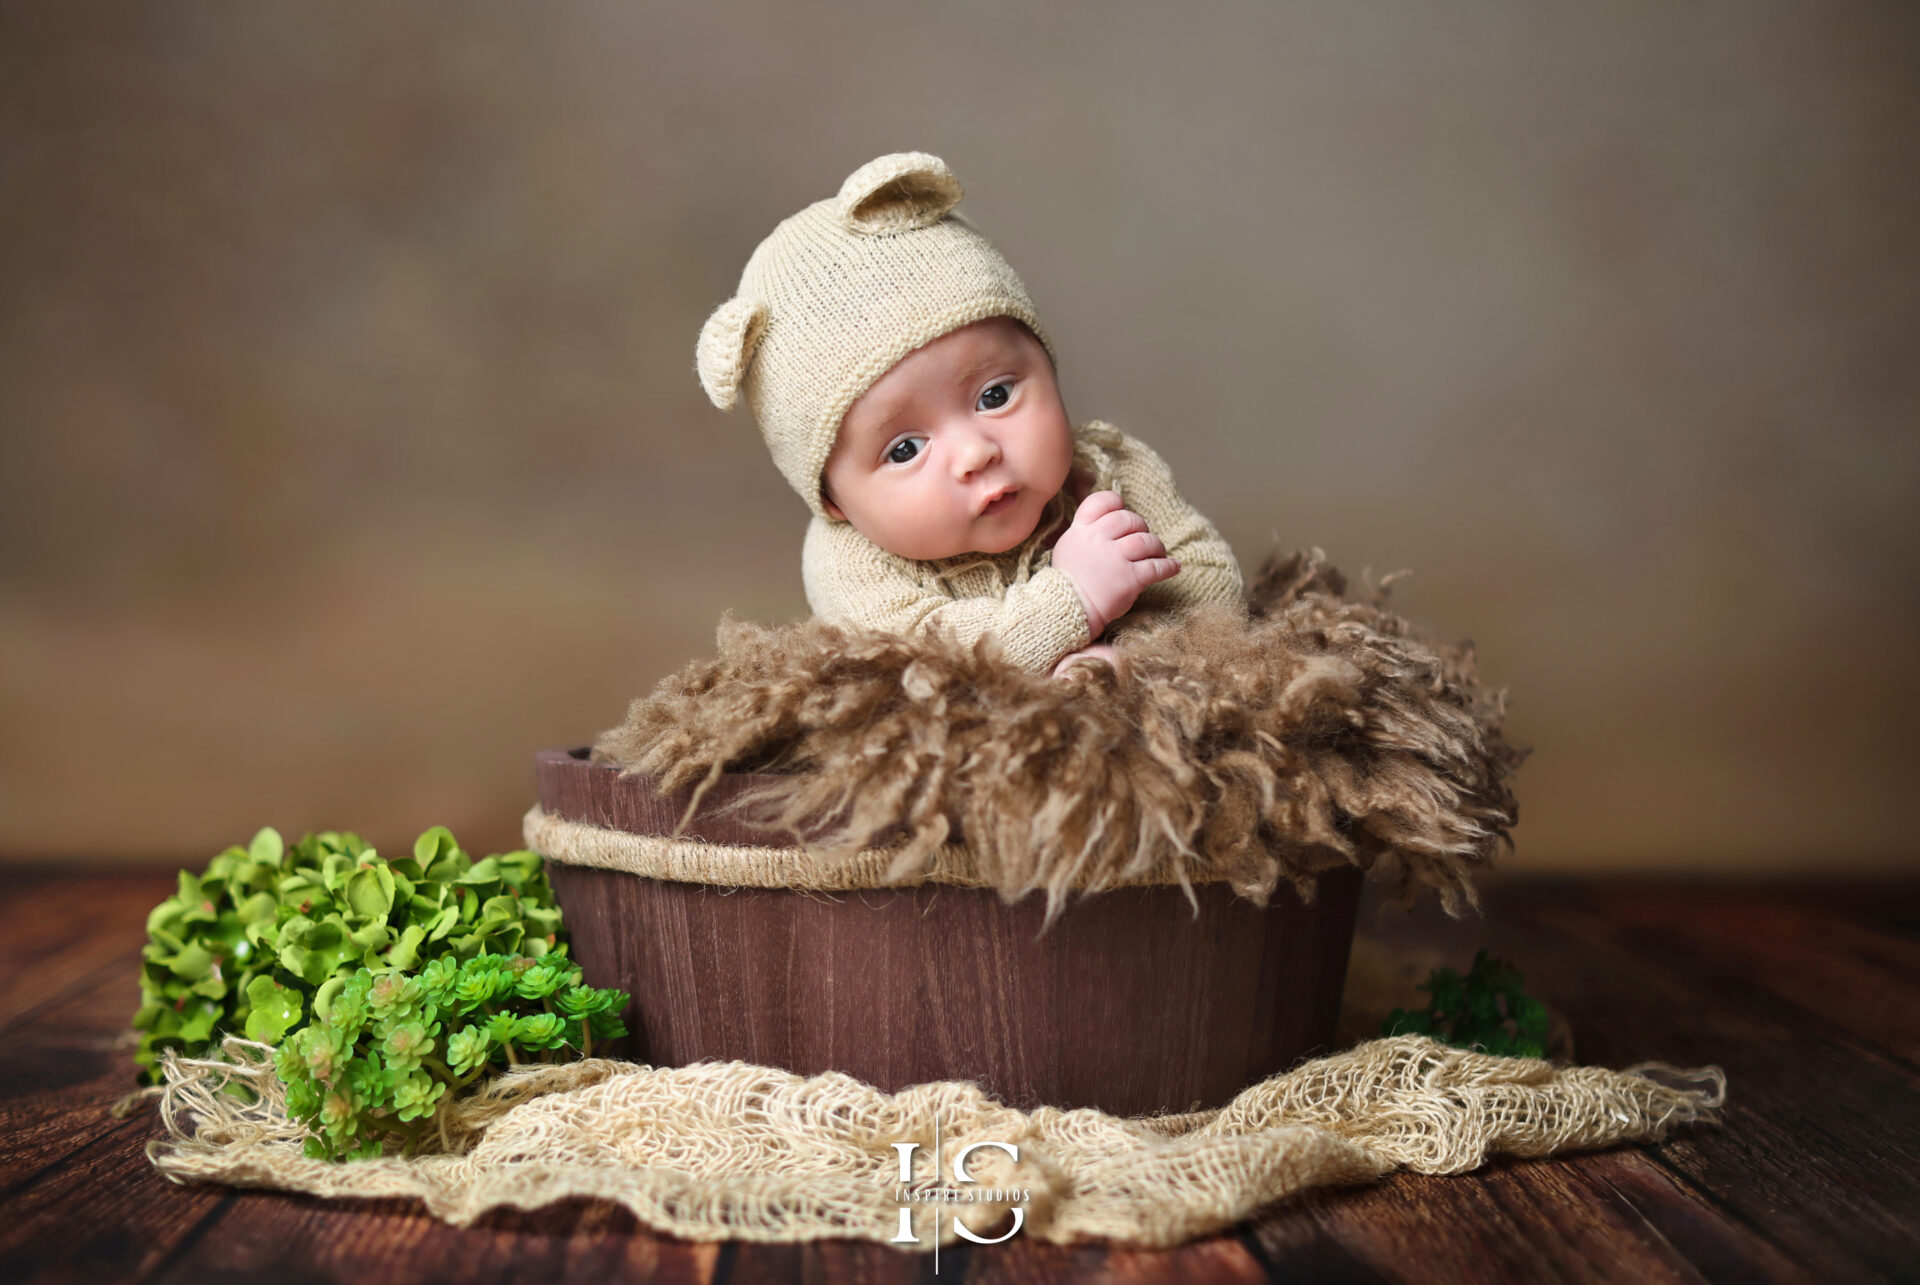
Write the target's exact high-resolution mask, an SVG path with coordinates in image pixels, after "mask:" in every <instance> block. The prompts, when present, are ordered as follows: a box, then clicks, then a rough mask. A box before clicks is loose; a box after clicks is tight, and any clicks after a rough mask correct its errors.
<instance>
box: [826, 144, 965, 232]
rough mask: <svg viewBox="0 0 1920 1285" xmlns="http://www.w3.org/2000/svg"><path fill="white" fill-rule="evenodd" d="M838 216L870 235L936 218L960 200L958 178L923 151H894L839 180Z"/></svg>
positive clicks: (926, 223)
mask: <svg viewBox="0 0 1920 1285" xmlns="http://www.w3.org/2000/svg"><path fill="white" fill-rule="evenodd" d="M837 199H838V200H839V202H840V219H841V222H842V223H844V224H845V225H846V227H847V230H848V231H851V232H860V233H865V234H867V235H869V236H885V235H886V234H888V233H890V232H907V231H911V230H912V229H914V228H924V227H928V226H930V225H931V224H934V223H938V222H939V221H940V220H941V219H942V218H944V217H945V216H946V213H947V211H948V210H951V209H952V208H953V207H954V206H956V205H958V204H960V180H959V179H957V178H955V177H954V176H953V171H952V170H950V169H948V168H947V163H946V162H945V161H943V160H941V159H940V158H939V157H938V156H929V155H927V154H926V153H925V152H895V153H894V154H893V155H891V156H882V157H879V158H878V159H876V160H871V161H868V162H867V163H866V164H865V165H862V166H861V167H860V168H859V169H857V170H855V171H854V172H853V173H851V174H849V175H848V176H847V181H846V182H845V183H842V184H841V185H840V195H839V197H838V198H837Z"/></svg>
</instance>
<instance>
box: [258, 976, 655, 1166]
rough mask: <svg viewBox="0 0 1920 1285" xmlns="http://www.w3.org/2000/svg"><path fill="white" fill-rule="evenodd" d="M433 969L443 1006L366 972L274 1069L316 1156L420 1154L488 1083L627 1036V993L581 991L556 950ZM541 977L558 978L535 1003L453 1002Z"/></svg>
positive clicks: (410, 985)
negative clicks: (501, 1073)
mask: <svg viewBox="0 0 1920 1285" xmlns="http://www.w3.org/2000/svg"><path fill="white" fill-rule="evenodd" d="M448 958H450V957H449V956H445V955H443V956H441V957H440V959H441V960H445V959H448ZM428 967H429V968H430V969H431V970H432V971H433V972H434V973H435V974H436V975H437V976H436V979H435V980H436V981H438V982H439V983H440V986H439V989H438V992H437V993H438V994H441V995H444V996H446V997H447V998H446V1000H445V1001H444V1002H441V1001H437V1000H436V998H435V994H436V991H435V988H434V987H431V986H429V985H428V983H427V980H426V979H425V978H424V977H421V976H409V975H407V974H405V973H399V972H393V971H388V972H381V973H376V972H374V971H373V970H371V969H368V968H362V969H360V970H358V971H357V972H355V973H354V974H353V976H351V977H348V978H344V979H341V981H340V985H339V986H338V988H337V989H335V990H334V991H333V992H332V993H331V994H330V995H329V996H327V998H326V1000H325V1002H323V1003H320V1004H316V1006H315V1011H314V1014H313V1017H312V1020H311V1021H310V1022H309V1024H308V1025H306V1026H303V1027H301V1028H300V1029H299V1030H298V1031H296V1032H294V1033H293V1034H292V1035H291V1036H289V1037H288V1038H287V1039H286V1041H285V1042H284V1043H282V1044H281V1045H280V1047H279V1050H278V1051H277V1052H276V1053H275V1055H274V1070H275V1071H276V1072H277V1073H278V1074H279V1076H280V1079H281V1081H282V1082H283V1083H284V1084H285V1085H286V1086H287V1111H288V1113H289V1114H290V1115H292V1116H293V1117H294V1118H296V1119H299V1120H304V1121H305V1122H306V1123H307V1127H308V1130H309V1134H308V1138H307V1142H306V1149H307V1154H309V1155H312V1156H315V1157H318V1158H322V1159H342V1158H347V1159H353V1158H358V1157H362V1156H377V1155H381V1154H384V1152H385V1151H386V1149H387V1145H388V1143H389V1142H390V1141H395V1140H397V1141H398V1142H399V1143H400V1145H401V1146H402V1147H411V1146H412V1145H413V1144H414V1143H416V1142H417V1141H419V1140H420V1139H421V1138H422V1137H425V1136H427V1135H428V1133H429V1131H430V1130H431V1129H432V1128H434V1127H435V1124H436V1119H435V1117H436V1115H437V1113H438V1111H439V1110H440V1108H441V1107H443V1106H444V1105H445V1104H446V1103H448V1102H451V1101H453V1100H454V1099H455V1098H456V1097H457V1096H458V1095H459V1094H460V1092H461V1091H462V1090H463V1089H465V1088H467V1087H468V1086H469V1085H471V1084H473V1083H474V1082H475V1081H477V1080H479V1079H480V1078H481V1077H482V1076H485V1075H487V1074H488V1073H490V1072H492V1071H496V1070H501V1069H504V1068H505V1067H508V1066H514V1065H519V1064H521V1063H524V1062H530V1061H539V1062H555V1061H564V1060H567V1059H570V1058H573V1057H576V1056H592V1053H593V1046H594V1042H595V1041H605V1040H608V1039H612V1038H616V1037H618V1036H621V1035H624V1034H626V1027H625V1026H624V1025H622V1023H621V1021H620V1010H621V1009H622V1008H624V1007H625V1006H626V1002H627V996H626V994H625V992H623V991H617V990H596V989H595V988H593V987H591V986H583V985H581V984H580V970H579V969H578V968H576V967H574V966H573V965H572V964H569V963H567V962H565V961H564V960H563V959H558V958H556V954H555V952H549V953H548V954H547V955H545V956H543V957H542V959H541V960H539V961H536V960H534V959H532V958H531V957H529V956H524V955H519V956H514V955H497V954H485V955H475V956H473V957H472V958H471V959H467V960H465V961H462V962H461V963H459V964H458V965H456V966H454V967H453V968H451V969H449V968H447V967H445V966H442V965H441V964H440V962H439V960H436V961H434V963H433V964H430V965H429V966H428ZM535 968H540V969H545V970H548V971H549V972H550V973H551V975H552V978H553V984H552V989H551V990H550V991H549V992H548V994H546V995H542V996H539V997H534V998H530V997H527V996H524V995H521V994H519V993H518V991H517V989H516V988H515V987H514V986H512V985H510V984H509V985H505V986H498V987H496V988H494V998H493V999H490V1000H487V1001H483V1002H481V1003H479V1004H476V1005H473V1006H471V1007H468V1008H464V1009H463V1008H461V1007H460V1001H459V1000H458V999H457V998H454V996H456V995H457V994H458V993H459V992H460V991H461V983H462V982H463V981H467V980H469V979H480V978H488V979H492V980H493V981H494V982H499V981H500V980H501V979H502V978H505V977H511V976H513V975H515V974H518V975H520V976H522V977H525V976H528V975H530V974H531V973H533V972H534V970H535Z"/></svg>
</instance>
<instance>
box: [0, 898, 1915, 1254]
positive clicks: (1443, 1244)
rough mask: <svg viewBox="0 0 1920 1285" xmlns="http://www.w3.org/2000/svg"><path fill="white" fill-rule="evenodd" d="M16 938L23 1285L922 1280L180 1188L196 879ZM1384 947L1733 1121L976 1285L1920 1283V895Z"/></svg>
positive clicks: (9, 978)
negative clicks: (178, 906) (1105, 1284)
mask: <svg viewBox="0 0 1920 1285" xmlns="http://www.w3.org/2000/svg"><path fill="white" fill-rule="evenodd" d="M4 878H5V880H6V885H7V890H8V896H7V909H8V911H9V914H8V915H7V932H6V934H5V936H4V937H3V938H0V1193H4V1194H0V1215H3V1216H0V1281H6V1282H21V1281H29V1280H32V1281H43V1280H44V1281H61V1280H75V1281H86V1282H89V1283H90V1285H105V1283H106V1282H111V1281H119V1280H134V1279H138V1280H168V1281H228V1280H232V1281H247V1282H250V1283H255V1285H258V1283H262V1282H264V1283H266V1285H296V1283H298V1282H308V1281H336V1280H337V1281H351V1282H354V1283H355V1285H373V1283H375V1282H381V1281H409V1282H414V1281H462V1282H465V1281H507V1280H514V1281H520V1280H525V1281H539V1282H548V1281H556V1280H561V1279H579V1280H595V1281H598V1280H608V1279H620V1280H624V1279H634V1280H644V1279H650V1278H653V1277H656V1276H657V1277H659V1278H660V1279H663V1280H698V1281H722V1280H727V1281H758V1280H788V1279H804V1280H818V1281H840V1280H858V1281H893V1280H909V1279H920V1278H927V1277H932V1276H933V1272H934V1264H933V1260H932V1258H931V1257H930V1256H923V1257H917V1258H916V1257H909V1256H906V1255H903V1254H900V1253H898V1252H897V1251H894V1250H891V1249H888V1248H886V1247H883V1246H868V1245H856V1244H849V1243H831V1244H821V1245H811V1246H772V1247H769V1246H755V1245H741V1244H722V1245H713V1244H691V1243H686V1242H681V1241H674V1240H669V1239H663V1238H659V1237H655V1236H653V1235H650V1234H649V1233H647V1232H646V1231H644V1230H642V1229H640V1228H639V1227H638V1226H637V1225H636V1223H635V1221H634V1220H633V1218H632V1217H631V1216H629V1215H628V1214H627V1213H626V1212H624V1211H622V1210H618V1209H616V1208H614V1207H612V1206H608V1205H602V1204H597V1203H588V1202H574V1203H570V1204H567V1205H562V1206H556V1207H552V1208H549V1209H546V1210H542V1211H540V1212H539V1213H536V1214H512V1213H501V1214H494V1215H490V1216H488V1217H487V1218H486V1219H484V1220H483V1221H482V1222H481V1223H480V1224H478V1225H477V1226H475V1227H472V1228H468V1229H465V1230H456V1229H453V1228H449V1227H446V1226H444V1225H442V1224H440V1223H437V1222H435V1221H434V1220H432V1219H431V1218H429V1217H427V1216H426V1215H425V1214H424V1213H422V1212H420V1210H419V1209H418V1208H416V1207H415V1206H413V1205H412V1204H410V1203H408V1202H401V1201H379V1202H362V1203H357V1204H347V1205H331V1204H326V1203H323V1202H321V1201H318V1200H314V1199H309V1198H306V1197H300V1196H286V1195H278V1194H272V1193H262V1192H230V1191H224V1190H217V1189H208V1188H196V1187H180V1186H175V1185H173V1184H171V1183H168V1182H167V1181H165V1180H163V1179H162V1178H160V1177H159V1176H158V1175H157V1174H156V1173H155V1172H154V1170H153V1169H152V1168H151V1167H150V1166H149V1164H148V1163H147V1160H146V1157H145V1155H144V1153H143V1150H142V1148H143V1146H144V1144H145V1143H146V1141H147V1140H148V1139H149V1138H151V1137H152V1136H154V1133H155V1131H156V1128H157V1124H156V1121H155V1119H154V1117H153V1115H152V1114H151V1113H150V1112H148V1113H142V1114H140V1115H137V1116H136V1117H134V1118H131V1119H127V1120H119V1121H116V1120H114V1119H112V1118H111V1117H109V1116H108V1115H107V1113H106V1108H107V1106H108V1104H109V1103H111V1102H112V1101H113V1100H114V1099H115V1098H116V1097H118V1096H119V1095H120V1094H122V1093H123V1092H125V1091H126V1090H127V1089H128V1088H129V1087H130V1085H131V1075H132V1064H131V1061H130V1053H129V1049H128V1048H127V1047H126V1045H125V1043H124V1041H123V1040H122V1039H121V1032H122V1030H123V1028H124V1026H125V1024H126V1021H127V1019H128V1018H129V1017H130V1015H131V1013H132V1011H133V1008H134V1004H135V991H136V983H135V977H136V970H137V965H138V956H139V948H140V945H141V943H142V941H143V928H142V925H143V923H144V921H145V915H146V911H147V909H148V908H149V907H150V906H151V905H152V904H153V903H155V902H156V901H158V900H160V899H161V898H162V897H164V896H166V895H167V894H168V893H169V891H170V890H171V889H172V886H173V878H172V876H171V874H170V873H169V872H145V873H139V874H67V873H54V872H38V873H35V872H24V873H23V872H18V871H14V872H8V873H6V874H5V876H4ZM1362 916H1363V917H1362V930H1363V931H1367V932H1371V933H1374V934H1375V935H1380V936H1385V937H1388V938H1390V939H1394V940H1397V941H1399V942H1402V943H1409V944H1426V945H1432V946H1437V947H1440V948H1441V949H1443V950H1445V951H1447V952H1448V954H1449V957H1450V958H1451V959H1452V960H1453V961H1455V962H1458V963H1461V964H1464V963H1465V962H1466V961H1467V960H1468V959H1469V958H1470V957H1471V955H1472V952H1473V948H1474V947H1475V946H1477V945H1479V944H1482V943H1490V944H1491V945H1493V946H1494V947H1495V949H1496V950H1497V951H1499V952H1502V953H1505V954H1507V955H1508V956H1510V957H1512V958H1514V959H1515V960H1517V961H1518V962H1519V963H1520V964H1521V965H1522V966H1523V967H1524V968H1525V969H1526V971H1527V973H1528V976H1529V980H1530V984H1531V986H1532V988H1533V989H1535V990H1536V991H1537V992H1538V993H1540V994H1541V995H1542V996H1543V997H1544V998H1545V999H1546V1000H1547V1001H1548V1003H1549V1004H1551V1005H1552V1006H1553V1007H1555V1008H1556V1009H1558V1010H1559V1011H1560V1012H1561V1013H1563V1014H1564V1015H1565V1016H1566V1017H1567V1018H1568V1020H1569V1021H1570V1022H1571V1024H1572V1027H1573V1031H1574V1034H1575V1037H1576V1040H1577V1042H1578V1054H1579V1058H1580V1060H1581V1061H1585V1062H1592V1063H1599V1064H1604V1065H1611V1066H1622V1065H1627V1064H1630V1063H1633V1062H1637V1061H1642V1060H1648V1059H1656V1058H1657V1059H1661V1060H1665V1061H1668V1062H1673V1063H1676V1064H1680V1065H1698V1064H1704V1063H1708V1062H1717V1063H1719V1064H1720V1065H1721V1066H1723V1067H1725V1068H1726V1071H1727V1074H1728V1077H1729V1081H1730V1086H1731V1092H1730V1105H1729V1107H1728V1110H1727V1112H1726V1120H1725V1124H1724V1127H1720V1128H1695V1129H1691V1130H1687V1131H1685V1132H1683V1133H1681V1134H1680V1135H1678V1136H1676V1137H1675V1138H1673V1139H1672V1140H1670V1141H1669V1142H1667V1143H1666V1144H1665V1145H1663V1146H1660V1147H1652V1148H1643V1149H1632V1150H1624V1151H1616V1152H1611V1153H1604V1154H1597V1155H1587V1156H1578V1157H1569V1158H1565V1159H1558V1160H1551V1161H1533V1162H1506V1163H1498V1164H1494V1165H1492V1166H1489V1167H1488V1168H1486V1169H1484V1170H1482V1171H1480V1172H1477V1173H1473V1174H1467V1175H1464V1176H1459V1177H1451V1178H1420V1177H1413V1176H1408V1175H1401V1176H1397V1177H1394V1178H1391V1179H1389V1180H1388V1181H1386V1182H1384V1183H1380V1184H1378V1185H1375V1186H1371V1187H1365V1188H1357V1189H1349V1190H1342V1191H1332V1192H1320V1193H1314V1194H1310V1195H1308V1196H1306V1197H1305V1198H1302V1199H1299V1200H1295V1201H1292V1202H1289V1203H1287V1204H1284V1205H1281V1206H1279V1207H1276V1208H1274V1209H1272V1210H1270V1211H1268V1213H1267V1214H1266V1215H1265V1217H1263V1218H1261V1219H1260V1220H1259V1221H1257V1222H1255V1223H1253V1224H1251V1225H1249V1226H1247V1227H1244V1228H1242V1229H1240V1230H1239V1231H1238V1232H1236V1233H1235V1234H1232V1235H1227V1236H1222V1237H1217V1238H1214V1239H1212V1240H1208V1241H1204V1242H1200V1243H1197V1244H1194V1245H1190V1246H1187V1247H1185V1248H1183V1249H1180V1250H1176V1251H1172V1252H1167V1253H1152V1252H1136V1251H1128V1250H1124V1249H1119V1248H1108V1247H1104V1246H1087V1247H1080V1248H1058V1247H1052V1246H1047V1245H1042V1244H1039V1243H1036V1242H1032V1241H1024V1240H1022V1239H1020V1238H1016V1239H1015V1240H1013V1241H1012V1242H1009V1243H1008V1244H1006V1245H1000V1246H991V1247H969V1248H970V1251H971V1252H968V1250H967V1249H947V1250H943V1251H942V1253H941V1259H940V1264H939V1275H938V1277H936V1278H935V1279H940V1280H951V1281H960V1280H967V1281H985V1280H1007V1281H1018V1280H1051V1279H1057V1278H1061V1277H1067V1276H1083V1277H1085V1278H1087V1279H1124V1280H1128V1281H1147V1280H1169V1281H1172V1280H1260V1279H1265V1278H1275V1279H1279V1278H1302V1279H1310V1280H1396V1281H1398V1280H1405V1281H1415V1280H1419V1281H1426V1280H1435V1281H1487V1280H1504V1279H1511V1280H1541V1279H1573V1280H1654V1281H1658V1280H1697V1279H1702V1278H1705V1279H1708V1280H1751V1279H1760V1280H1769V1279H1795V1280H1818V1281H1835V1280H1871V1279H1905V1280H1915V1279H1920V1230H1917V1229H1920V1092H1916V1090H1917V1089H1920V885H1915V884H1909V885H1901V886H1888V885H1876V886H1871V887H1864V886H1861V887H1808V886H1791V887H1789V886H1780V885H1767V886H1727V885H1667V884H1650V883H1601V882H1591V883H1537V882H1510V883H1506V884H1504V885H1499V886H1496V887H1495V888H1493V889H1492V890H1490V893H1489V896H1488V909H1487V916H1486V918H1485V919H1484V920H1478V919H1476V920H1469V921H1465V922H1461V923H1454V922H1449V921H1446V920H1445V919H1443V918H1441V917H1440V916H1438V915H1437V914H1436V913H1430V912H1420V913H1418V914H1416V915H1415V916H1413V917H1406V916H1396V915H1393V914H1392V913H1389V915H1388V916H1387V918H1385V919H1384V920H1381V921H1379V922H1377V923H1376V922H1373V920H1372V916H1371V915H1370V914H1369V913H1368V912H1367V911H1366V910H1364V909H1363V912H1362Z"/></svg>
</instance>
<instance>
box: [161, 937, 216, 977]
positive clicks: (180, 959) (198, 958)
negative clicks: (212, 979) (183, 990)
mask: <svg viewBox="0 0 1920 1285" xmlns="http://www.w3.org/2000/svg"><path fill="white" fill-rule="evenodd" d="M167 967H168V968H169V969H170V970H172V972H173V974H174V976H176V977H184V978H186V979H187V980H188V981H194V982H197V981H199V980H200V979H201V978H202V977H205V976H206V975H207V974H208V972H210V971H211V970H212V968H213V952H212V951H210V950H208V949H207V948H206V947H205V946H203V945H201V944H200V943H199V942H197V941H193V942H188V943H187V945H186V946H185V947H184V948H182V949H181V951H180V953H179V954H177V955H175V956H174V957H173V958H172V959H170V960H168V961H167Z"/></svg>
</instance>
